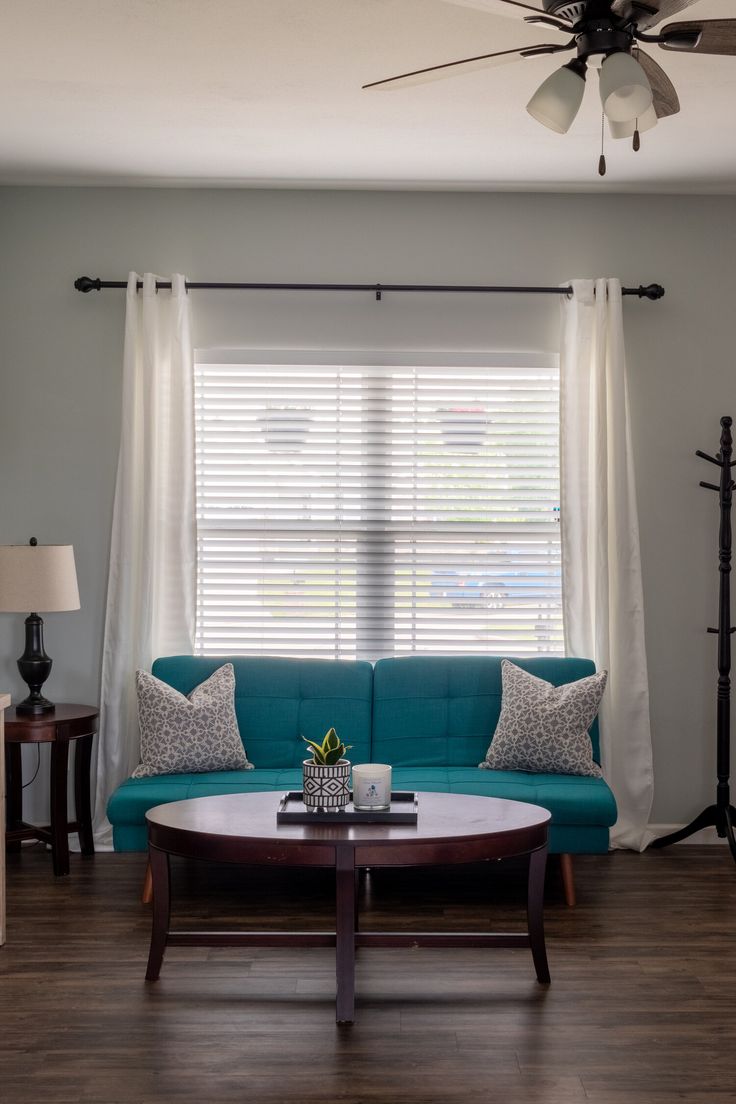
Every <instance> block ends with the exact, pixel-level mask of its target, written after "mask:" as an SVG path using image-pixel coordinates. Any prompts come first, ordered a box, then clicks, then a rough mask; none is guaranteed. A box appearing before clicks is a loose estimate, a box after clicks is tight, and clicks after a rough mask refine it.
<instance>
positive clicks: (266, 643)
mask: <svg viewBox="0 0 736 1104" xmlns="http://www.w3.org/2000/svg"><path fill="white" fill-rule="evenodd" d="M530 359H531V358H530ZM536 359H537V360H539V358H536ZM216 360H217V357H216V356H215V357H212V356H209V357H207V358H199V359H198V362H197V366H196V372H195V407H196V465H197V480H196V483H197V525H198V602H197V648H198V651H199V652H200V653H201V654H206V655H212V654H221V653H230V654H258V653H261V654H263V653H266V654H282V655H295V656H329V657H337V658H367V659H376V658H378V657H379V656H383V655H401V654H406V653H413V652H425V653H426V652H434V653H452V652H458V653H461V652H485V653H495V654H505V655H516V656H523V655H531V654H534V653H537V652H548V653H549V652H552V653H561V652H562V650H563V638H562V614H561V600H560V533H559V447H558V438H559V411H558V372H557V369H556V367H554V366H551V365H550V364H547V366H545V367H540V366H539V364H536V365H535V366H529V365H525V364H521V365H520V364H519V363H514V364H513V365H512V366H509V365H505V366H504V365H500V366H488V365H482V366H477V365H474V366H467V365H465V366H457V365H454V366H453V365H447V366H442V365H437V364H432V365H413V366H407V365H404V366H400V365H399V366H368V365H359V364H307V363H304V364H298V363H294V364H283V363H278V364H268V363H262V364H253V363H236V362H234V361H233V359H232V358H231V357H229V358H227V360H226V359H225V358H224V357H223V358H222V361H221V362H220V363H216V362H215V361H216Z"/></svg>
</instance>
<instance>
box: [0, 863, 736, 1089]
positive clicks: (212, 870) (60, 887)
mask: <svg viewBox="0 0 736 1104" xmlns="http://www.w3.org/2000/svg"><path fill="white" fill-rule="evenodd" d="M8 860H9V861H8V866H9V870H8V905H9V907H8V943H7V944H6V946H5V947H4V948H3V949H2V950H1V951H0V1024H1V1025H2V1030H0V1096H1V1098H2V1102H3V1104H38V1102H39V1101H42V1100H43V1101H44V1102H45V1104H168V1102H169V1101H172V1102H173V1101H176V1102H181V1104H194V1102H196V1104H204V1102H206V1104H230V1102H231V1101H232V1102H235V1101H238V1102H239V1104H242V1101H243V1100H244V1099H247V1100H248V1101H249V1102H252V1104H324V1101H325V1100H326V1099H330V1098H334V1099H336V1100H339V1101H341V1102H343V1104H379V1102H382V1104H398V1102H401V1104H405V1102H406V1104H476V1102H477V1104H481V1102H482V1104H488V1102H489V1101H494V1102H495V1101H503V1102H504V1104H522V1102H523V1104H677V1102H679V1101H688V1102H689V1104H706V1102H707V1104H736V1017H734V1004H735V1002H736V998H735V997H734V995H733V994H734V992H736V940H735V939H734V934H733V927H734V917H736V871H734V868H733V865H732V863H731V861H730V859H729V857H728V854H727V853H724V850H723V849H722V848H718V847H677V848H672V849H670V850H669V851H662V852H657V851H655V852H652V853H651V854H644V855H635V854H629V853H616V854H613V855H608V856H596V857H593V856H588V857H585V856H581V857H579V858H577V859H576V880H577V889H578V897H579V901H578V906H577V908H575V909H568V908H567V907H566V906H565V904H564V898H563V894H562V885H561V881H560V879H559V878H558V877H557V875H556V873H555V870H554V865H553V866H552V869H551V872H550V879H549V884H548V893H547V908H546V925H547V937H548V950H549V958H550V967H551V972H552V985H551V986H550V987H549V988H548V989H547V988H542V987H540V986H539V985H537V983H536V981H535V980H534V972H533V968H532V963H531V957H530V955H529V953H528V951H527V950H525V949H511V950H479V949H471V948H462V949H458V950H443V951H440V950H430V949H427V948H421V949H416V950H387V949H378V948H376V949H371V948H361V949H360V950H359V952H358V955H357V967H356V983H357V1009H356V1011H357V1017H358V1018H357V1022H356V1023H355V1025H354V1026H353V1027H352V1028H339V1027H337V1026H336V1025H335V1022H334V993H335V963H334V952H333V951H331V950H330V949H329V948H305V949H303V950H298V949H291V948H263V947H258V948H243V949H242V951H241V950H236V949H233V948H227V947H220V948H207V947H177V948H171V949H169V951H168V952H167V955H166V958H165V960H164V967H163V971H162V974H161V978H160V980H159V981H158V982H156V983H155V984H146V983H145V982H144V980H143V975H144V971H145V964H146V957H147V952H148V939H149V934H150V910H149V909H147V908H146V907H144V906H142V905H141V904H140V902H139V888H140V881H141V878H142V875H143V869H144V864H145V860H144V857H143V856H141V855H108V854H99V855H96V856H95V857H94V859H82V858H81V857H80V856H77V855H73V856H72V873H71V876H70V877H69V878H64V879H54V878H53V875H52V874H51V870H50V864H49V860H48V856H47V855H46V854H44V853H43V852H42V850H41V848H26V849H24V850H23V852H22V853H21V854H19V855H15V854H13V855H9V856H8ZM173 894H174V922H175V924H176V926H178V927H182V928H187V929H193V928H196V927H198V926H199V927H203V928H205V927H208V926H218V927H223V928H227V927H233V926H236V925H237V926H243V927H251V928H267V927H274V928H278V929H280V930H286V929H288V928H289V927H292V926H293V927H299V928H301V929H314V930H325V929H329V928H331V927H332V925H333V923H334V874H333V875H332V876H330V873H329V872H326V871H319V870H313V871H288V870H274V871H264V870H239V869H237V868H232V867H229V868H228V867H201V866H200V867H198V866H196V864H185V863H174V864H173ZM524 895H525V872H524V869H523V864H521V865H518V866H516V865H514V864H510V865H509V866H508V867H507V868H504V869H502V868H499V867H496V866H494V867H493V868H492V869H491V870H490V871H489V870H488V869H487V868H478V867H468V868H465V869H459V868H449V869H447V870H408V871H402V870H393V871H390V870H382V871H374V872H372V873H371V874H370V875H369V876H368V877H367V878H363V879H362V884H361V905H362V910H363V912H362V917H361V926H362V927H363V928H364V930H366V931H369V930H372V929H373V930H380V929H381V928H390V929H392V930H397V931H401V930H411V929H412V928H414V929H419V928H422V927H427V928H433V929H436V930H443V929H444V930H477V931H483V930H488V929H489V928H495V929H504V930H513V929H514V928H521V927H523V924H524V902H525V896H524Z"/></svg>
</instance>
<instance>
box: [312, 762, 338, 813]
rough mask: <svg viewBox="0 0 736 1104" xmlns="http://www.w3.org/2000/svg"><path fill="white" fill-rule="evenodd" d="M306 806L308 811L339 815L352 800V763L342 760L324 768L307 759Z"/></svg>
mask: <svg viewBox="0 0 736 1104" xmlns="http://www.w3.org/2000/svg"><path fill="white" fill-rule="evenodd" d="M302 773H303V787H302V788H303V790H304V804H305V805H306V806H307V808H308V809H314V810H315V811H316V810H320V811H324V812H333V813H337V812H339V811H340V809H344V808H345V806H346V805H347V803H348V801H349V800H350V763H349V762H348V760H347V759H340V760H339V761H338V762H337V763H335V764H334V765H333V766H331V767H323V766H322V765H321V764H318V763H313V762H312V760H311V759H305V760H304V762H303V765H302Z"/></svg>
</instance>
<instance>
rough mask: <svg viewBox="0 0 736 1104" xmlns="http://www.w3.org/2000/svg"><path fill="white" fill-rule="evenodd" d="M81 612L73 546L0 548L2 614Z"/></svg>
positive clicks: (39, 545)
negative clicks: (79, 610)
mask: <svg viewBox="0 0 736 1104" xmlns="http://www.w3.org/2000/svg"><path fill="white" fill-rule="evenodd" d="M75 609H79V590H78V588H77V572H76V569H75V567H74V548H73V547H72V545H71V544H37V545H30V544H5V545H0V612H2V613H53V612H57V611H59V610H75Z"/></svg>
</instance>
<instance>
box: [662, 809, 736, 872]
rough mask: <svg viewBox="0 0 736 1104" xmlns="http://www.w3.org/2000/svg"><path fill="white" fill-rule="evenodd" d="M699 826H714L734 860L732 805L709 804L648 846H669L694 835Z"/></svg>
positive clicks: (735, 815) (734, 815)
mask: <svg viewBox="0 0 736 1104" xmlns="http://www.w3.org/2000/svg"><path fill="white" fill-rule="evenodd" d="M701 828H715V829H716V831H717V832H718V835H719V837H720V839H727V840H728V846H729V848H730V851H731V857H732V859H733V860H734V862H736V834H735V833H734V828H736V809H734V807H733V805H709V806H708V808H707V809H703V811H702V813H700V814H699V815H698V816H696V818H695V820H693V821H692V822H691V823H690V824H688V825H687V826H686V827H685V828H680V829H679V830H678V831H677V832H670V834H669V835H668V836H660V837H659V839H656V840H652V842H651V843H650V845H649V846H650V847H669V845H670V844H671V843H679V842H680V841H681V840H684V839H687V838H688V837H689V836H692V835H694V834H695V833H696V832H699V831H700V830H701Z"/></svg>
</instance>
